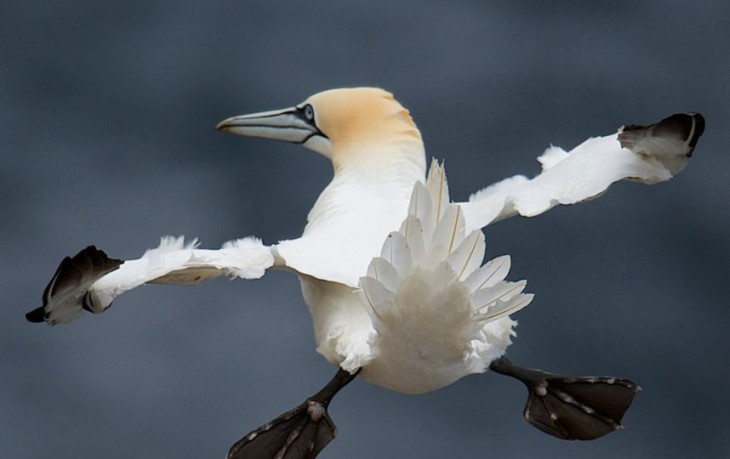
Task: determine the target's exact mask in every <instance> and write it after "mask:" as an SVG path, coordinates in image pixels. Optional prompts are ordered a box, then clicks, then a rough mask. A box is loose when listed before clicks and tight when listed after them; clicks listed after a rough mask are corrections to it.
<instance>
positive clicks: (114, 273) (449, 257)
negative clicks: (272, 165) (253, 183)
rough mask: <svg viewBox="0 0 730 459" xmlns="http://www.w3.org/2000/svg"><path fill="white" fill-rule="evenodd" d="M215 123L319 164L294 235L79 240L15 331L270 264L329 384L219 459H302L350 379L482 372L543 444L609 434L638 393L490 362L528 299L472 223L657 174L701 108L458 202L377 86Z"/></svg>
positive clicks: (407, 119) (252, 273)
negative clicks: (288, 280)
mask: <svg viewBox="0 0 730 459" xmlns="http://www.w3.org/2000/svg"><path fill="white" fill-rule="evenodd" d="M217 129H218V130H221V131H226V132H230V133H233V134H237V135H242V136H248V137H262V138H267V139H275V140H284V141H287V142H291V143H296V144H300V145H302V146H304V147H305V148H307V149H310V150H312V151H315V152H317V153H319V154H321V155H323V156H324V157H326V158H328V159H329V160H330V161H331V163H332V166H333V171H334V174H333V178H332V181H331V182H330V183H329V184H328V185H327V187H326V188H325V189H324V190H323V191H322V193H321V194H320V196H319V198H318V199H317V201H316V202H315V204H314V206H313V207H312V209H311V211H310V212H309V215H308V218H307V223H306V226H305V228H304V231H303V234H302V236H301V237H299V238H297V239H292V240H284V241H280V242H279V243H277V244H274V245H269V246H267V245H264V244H263V243H262V241H261V240H260V239H257V238H254V237H247V238H243V239H237V240H233V241H230V242H228V243H226V244H224V245H223V246H222V247H221V248H220V249H217V250H208V249H201V248H199V247H198V242H197V240H195V239H193V240H192V241H189V242H185V240H184V238H183V237H178V238H175V237H163V238H162V240H161V242H160V245H159V246H158V247H156V248H154V249H150V250H147V251H146V252H145V253H144V254H143V255H142V257H141V258H138V259H135V260H127V261H122V260H118V259H114V258H110V257H108V256H107V255H106V254H105V253H104V252H103V251H101V250H99V249H97V248H96V247H94V246H89V247H87V248H85V249H84V250H82V251H80V252H79V253H78V254H76V255H75V256H73V257H67V258H65V259H64V260H63V261H62V262H61V264H60V266H59V267H58V269H57V271H56V273H55V274H54V276H53V277H52V279H51V281H50V282H49V284H48V286H47V287H46V289H45V291H44V292H43V305H42V306H41V307H39V308H37V309H35V310H33V311H31V312H30V313H28V314H27V315H26V317H27V318H28V320H30V321H32V322H46V323H48V324H50V325H55V324H61V323H67V322H70V321H71V320H73V319H75V318H76V317H77V316H78V315H79V314H80V313H81V312H82V311H83V310H86V311H89V312H92V313H95V314H100V313H103V312H104V311H106V310H107V309H108V308H109V307H110V306H111V304H112V301H113V300H114V299H115V298H116V297H117V296H119V295H120V294H122V293H124V292H125V291H128V290H130V289H133V288H135V287H138V286H140V285H143V284H147V283H155V284H183V285H194V284H198V283H200V282H203V281H205V280H208V279H211V278H213V277H216V276H221V275H226V276H230V277H238V278H242V279H256V278H260V277H262V276H263V275H264V273H265V272H266V271H267V270H269V269H280V270H286V271H290V272H293V273H294V274H296V275H297V276H298V277H299V279H300V281H301V288H302V293H303V296H304V300H305V302H306V304H307V306H308V307H309V311H310V313H311V317H312V321H313V326H314V338H315V342H316V346H317V351H318V352H319V353H321V354H322V355H323V356H324V357H325V358H326V359H327V360H328V361H329V362H330V363H332V364H333V365H335V366H336V367H337V368H338V372H337V374H336V375H335V378H333V380H332V381H331V382H330V383H329V384H328V385H327V386H325V387H324V388H323V389H322V391H320V392H318V393H317V394H316V395H314V396H312V397H310V398H309V399H307V401H306V402H305V403H303V404H302V405H300V406H298V407H297V408H295V409H294V410H292V411H290V412H288V413H285V414H284V415H282V416H280V417H278V418H276V419H275V420H274V421H272V422H270V423H267V424H265V425H264V426H262V427H261V428H259V429H256V430H254V431H252V432H251V433H249V434H248V435H246V436H244V437H243V438H242V439H241V440H240V441H239V442H237V443H236V444H235V445H234V446H233V447H232V448H231V450H230V451H229V456H228V457H229V458H240V457H269V456H271V457H284V456H285V455H286V457H313V456H314V455H316V454H317V453H318V452H319V451H320V450H321V449H322V448H324V446H325V445H326V444H327V443H328V442H329V441H330V440H331V439H332V438H333V437H334V434H335V427H334V424H333V422H332V421H331V419H330V418H329V416H328V414H327V411H326V409H327V406H328V404H329V402H330V400H331V398H332V397H333V396H334V394H335V393H337V391H338V390H340V389H341V388H342V387H344V385H346V384H347V383H349V382H350V381H351V380H352V379H353V378H354V377H355V376H357V375H359V376H360V377H361V378H363V379H365V380H367V381H368V382H370V383H373V384H376V385H379V386H382V387H385V388H388V389H392V390H395V391H399V392H404V393H414V394H415V393H423V392H428V391H433V390H436V389H439V388H441V387H444V386H447V385H449V384H451V383H453V382H455V381H457V380H459V379H460V378H462V377H464V376H466V375H469V374H474V373H482V372H484V371H486V369H487V368H491V369H492V370H494V371H495V372H497V373H502V374H507V375H509V376H513V377H516V378H518V379H520V380H521V381H522V382H524V383H525V384H526V385H527V387H528V389H529V394H530V398H529V399H528V404H527V406H526V408H525V413H524V414H525V417H526V419H527V420H528V421H529V422H530V423H531V424H533V425H534V426H536V427H538V428H539V429H541V430H543V431H545V432H547V433H549V434H551V435H554V436H557V437H560V438H565V439H592V438H597V437H600V436H602V435H604V434H606V433H608V432H610V431H613V430H615V429H616V428H618V427H620V421H621V418H622V416H623V413H624V411H625V410H626V409H627V408H628V406H629V404H630V403H631V400H632V399H633V396H634V394H635V393H636V391H637V390H638V386H636V385H635V384H634V383H633V382H631V381H629V380H625V379H620V378H603V377H584V378H572V377H566V376H560V375H554V374H551V373H546V372H542V371H539V370H529V369H524V368H520V367H517V366H516V365H514V364H512V363H511V362H510V361H509V360H507V359H506V358H505V357H504V354H505V351H506V349H507V347H508V346H509V345H510V344H511V338H512V336H514V327H515V325H516V322H515V321H514V320H513V319H512V318H511V317H510V316H511V315H512V314H514V313H515V312H517V311H519V310H521V309H522V308H524V307H525V306H527V305H528V304H529V303H530V302H531V300H532V299H533V296H532V294H529V293H524V288H525V281H507V280H506V278H507V274H508V272H509V269H510V264H511V260H510V258H509V256H501V257H498V258H495V259H493V260H491V261H488V262H487V263H483V258H484V251H485V241H484V234H483V232H482V229H483V228H484V227H486V226H487V225H490V224H492V223H495V222H497V221H500V220H503V219H505V218H508V217H512V216H516V215H521V216H525V217H532V216H536V215H539V214H541V213H543V212H545V211H547V210H549V209H550V208H552V207H554V206H556V205H558V204H561V205H565V204H575V203H579V202H583V201H586V200H590V199H592V198H595V197H597V196H599V195H601V194H602V193H604V192H605V191H606V190H607V189H608V187H609V185H611V184H612V183H614V182H617V181H620V180H630V181H638V182H642V183H645V184H654V183H659V182H664V181H667V180H669V179H670V178H671V177H672V176H674V175H676V174H678V173H679V172H681V171H682V170H683V169H684V167H685V166H686V164H687V162H688V160H689V158H690V156H691V155H692V152H693V150H694V148H695V146H696V144H697V140H698V139H699V137H700V136H701V134H702V132H703V130H704V119H703V117H702V116H701V115H700V114H697V113H687V114H675V115H672V116H670V117H668V118H665V119H663V120H661V121H660V122H658V123H655V124H652V125H649V126H640V125H629V126H626V127H622V128H620V129H619V130H618V131H617V132H615V133H613V134H610V135H606V136H601V137H592V138H589V139H588V140H586V141H585V142H583V143H581V144H580V145H578V146H577V147H575V148H573V149H572V150H570V151H565V150H563V149H561V148H559V147H550V148H548V149H547V150H546V151H545V153H544V154H543V155H541V156H540V157H539V158H538V160H539V162H540V163H541V165H542V171H541V173H540V174H539V175H537V176H536V177H534V178H532V179H528V178H527V177H525V176H521V175H518V176H514V177H511V178H508V179H506V180H503V181H501V182H498V183H496V184H494V185H492V186H489V187H487V188H485V189H483V190H481V191H478V192H476V193H474V194H473V195H472V196H471V197H470V198H469V200H468V201H467V202H452V201H451V199H450V197H449V191H448V182H447V179H446V173H445V169H444V166H443V164H442V163H439V162H437V161H435V160H434V161H432V163H431V166H430V168H429V170H428V174H427V162H426V154H425V150H424V145H423V141H422V138H421V134H420V131H419V130H418V128H417V127H416V124H415V123H414V121H413V119H412V117H411V116H410V114H409V112H408V110H406V109H405V108H404V107H403V106H402V105H401V104H400V103H399V102H398V101H397V100H396V99H395V98H394V97H393V95H392V94H390V93H389V92H387V91H385V90H382V89H379V88H344V89H334V90H328V91H324V92H320V93H318V94H315V95H313V96H311V97H309V98H308V99H306V100H305V101H304V102H302V103H300V104H298V105H296V106H294V107H291V108H286V109H283V110H276V111H267V112H260V113H255V114H250V115H242V116H235V117H232V118H228V119H226V120H224V121H222V122H220V123H219V124H218V125H217ZM277 454H278V456H277Z"/></svg>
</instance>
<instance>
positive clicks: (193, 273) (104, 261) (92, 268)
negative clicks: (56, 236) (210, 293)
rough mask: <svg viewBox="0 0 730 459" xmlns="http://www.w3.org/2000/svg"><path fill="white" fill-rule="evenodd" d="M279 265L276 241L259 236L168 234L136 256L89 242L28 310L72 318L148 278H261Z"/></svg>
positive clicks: (38, 317)
mask: <svg viewBox="0 0 730 459" xmlns="http://www.w3.org/2000/svg"><path fill="white" fill-rule="evenodd" d="M273 265H274V254H273V251H272V248H271V247H268V246H265V245H263V244H262V243H261V241H260V240H258V239H255V238H245V239H238V240H235V241H230V242H227V243H225V244H224V245H223V246H222V247H221V248H220V249H218V250H205V249H198V248H197V240H193V241H192V242H190V243H188V244H186V243H185V240H184V238H183V237H178V238H175V237H169V236H168V237H163V238H162V240H161V242H160V245H159V247H157V248H155V249H150V250H148V251H147V252H145V254H144V255H142V257H141V258H138V259H136V260H128V261H123V260H117V259H114V258H109V257H108V256H107V255H106V254H105V253H104V252H103V251H101V250H99V249H97V248H96V247H94V246H89V247H87V248H85V249H83V250H82V251H80V252H79V253H78V254H76V255H75V256H73V257H66V258H64V259H63V261H62V262H61V264H60V265H59V267H58V269H57V270H56V273H55V274H54V275H53V278H51V281H50V282H49V283H48V286H47V287H46V289H45V291H44V292H43V306H41V307H39V308H36V309H34V310H33V311H31V312H29V313H28V314H26V318H27V319H28V320H29V321H30V322H46V323H48V324H50V325H56V324H59V323H67V322H70V321H72V320H73V319H74V318H76V317H77V316H78V315H79V313H81V311H82V310H87V311H89V312H93V313H96V314H99V313H102V312H104V311H105V310H106V309H107V308H109V306H111V304H112V301H113V300H114V298H116V297H117V296H119V295H121V294H122V293H124V292H126V291H127V290H131V289H133V288H135V287H138V286H140V285H142V284H145V283H155V284H178V285H194V284H198V283H200V282H203V281H206V280H208V279H212V278H213V277H218V276H222V275H227V276H232V277H240V278H243V279H258V278H259V277H262V276H263V275H264V272H265V271H266V269H268V268H270V267H272V266H273Z"/></svg>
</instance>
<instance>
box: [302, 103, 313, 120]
mask: <svg viewBox="0 0 730 459" xmlns="http://www.w3.org/2000/svg"><path fill="white" fill-rule="evenodd" d="M304 117H305V118H306V119H307V121H314V109H313V108H312V106H311V105H309V104H307V105H305V106H304Z"/></svg>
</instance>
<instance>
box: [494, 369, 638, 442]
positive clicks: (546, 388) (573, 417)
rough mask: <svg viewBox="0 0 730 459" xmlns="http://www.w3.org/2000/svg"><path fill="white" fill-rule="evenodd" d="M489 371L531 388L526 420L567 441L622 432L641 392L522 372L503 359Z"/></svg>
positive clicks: (615, 383)
mask: <svg viewBox="0 0 730 459" xmlns="http://www.w3.org/2000/svg"><path fill="white" fill-rule="evenodd" d="M489 368H490V369H491V370H492V371H494V372H497V373H500V374H503V375H507V376H511V377H513V378H516V379H519V380H520V381H522V382H523V383H524V384H525V386H527V391H528V393H529V396H528V398H527V404H526V405H525V411H524V415H525V420H527V422H529V423H530V424H532V425H533V426H535V427H537V428H538V429H540V430H542V431H543V432H545V433H547V434H550V435H552V436H554V437H558V438H562V439H563V440H593V439H596V438H599V437H602V436H604V435H606V434H608V433H610V432H613V431H614V430H617V429H620V428H622V427H623V426H622V425H621V418H622V417H623V415H624V413H625V412H626V410H627V409H628V408H629V406H630V405H631V401H632V400H633V399H634V395H636V393H637V392H638V391H639V390H641V388H640V387H639V386H637V385H636V384H635V383H633V382H631V381H629V380H628V379H620V378H613V377H606V376H598V377H597V376H587V377H573V376H563V375H557V374H552V373H547V372H545V371H541V370H533V369H529V368H521V367H518V366H516V365H514V364H513V363H512V362H510V361H509V360H508V359H507V358H505V357H501V358H499V359H497V360H495V361H493V362H492V363H491V365H489Z"/></svg>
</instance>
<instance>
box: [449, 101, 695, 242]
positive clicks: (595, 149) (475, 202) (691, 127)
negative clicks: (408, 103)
mask: <svg viewBox="0 0 730 459" xmlns="http://www.w3.org/2000/svg"><path fill="white" fill-rule="evenodd" d="M704 129H705V120H704V118H703V117H702V115H700V114H699V113H678V114H674V115H672V116H669V117H667V118H664V119H663V120H661V121H659V122H657V123H655V124H651V125H649V126H639V125H630V126H626V127H623V128H621V129H619V131H618V133H616V134H613V135H609V136H605V137H594V138H590V139H588V140H586V141H585V142H583V143H582V144H580V145H578V146H577V147H575V148H574V149H573V150H571V151H570V152H566V151H564V150H563V149H561V148H559V147H550V148H548V149H547V150H546V151H545V153H543V154H542V156H540V157H539V158H538V161H539V162H540V163H541V165H542V173H540V174H539V175H538V176H536V177H534V178H532V179H528V178H526V177H524V176H521V175H517V176H514V177H510V178H508V179H505V180H503V181H501V182H498V183H496V184H494V185H491V186H489V187H487V188H485V189H483V190H481V191H478V192H476V193H474V194H473V195H472V196H471V197H470V198H469V202H467V203H460V205H461V207H462V209H463V210H464V214H465V215H466V221H467V230H472V229H478V228H483V227H485V226H487V225H489V224H490V223H493V222H496V221H499V220H502V219H505V218H508V217H512V216H515V215H522V216H524V217H534V216H536V215H539V214H541V213H543V212H545V211H547V210H549V209H551V208H552V207H554V206H556V205H558V204H576V203H579V202H583V201H587V200H590V199H592V198H595V197H597V196H599V195H600V194H602V193H603V192H605V191H606V190H607V189H608V187H609V186H610V185H611V184H612V183H614V182H617V181H620V180H631V181H638V182H642V183H645V184H648V185H653V184H656V183H659V182H664V181H667V180H669V179H671V178H672V177H673V176H674V175H676V174H678V173H680V172H681V171H682V170H683V169H684V168H685V166H686V165H687V162H688V161H689V158H690V157H691V156H692V153H693V152H694V149H695V146H696V145H697V141H698V140H699V138H700V136H701V135H702V133H703V132H704Z"/></svg>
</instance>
